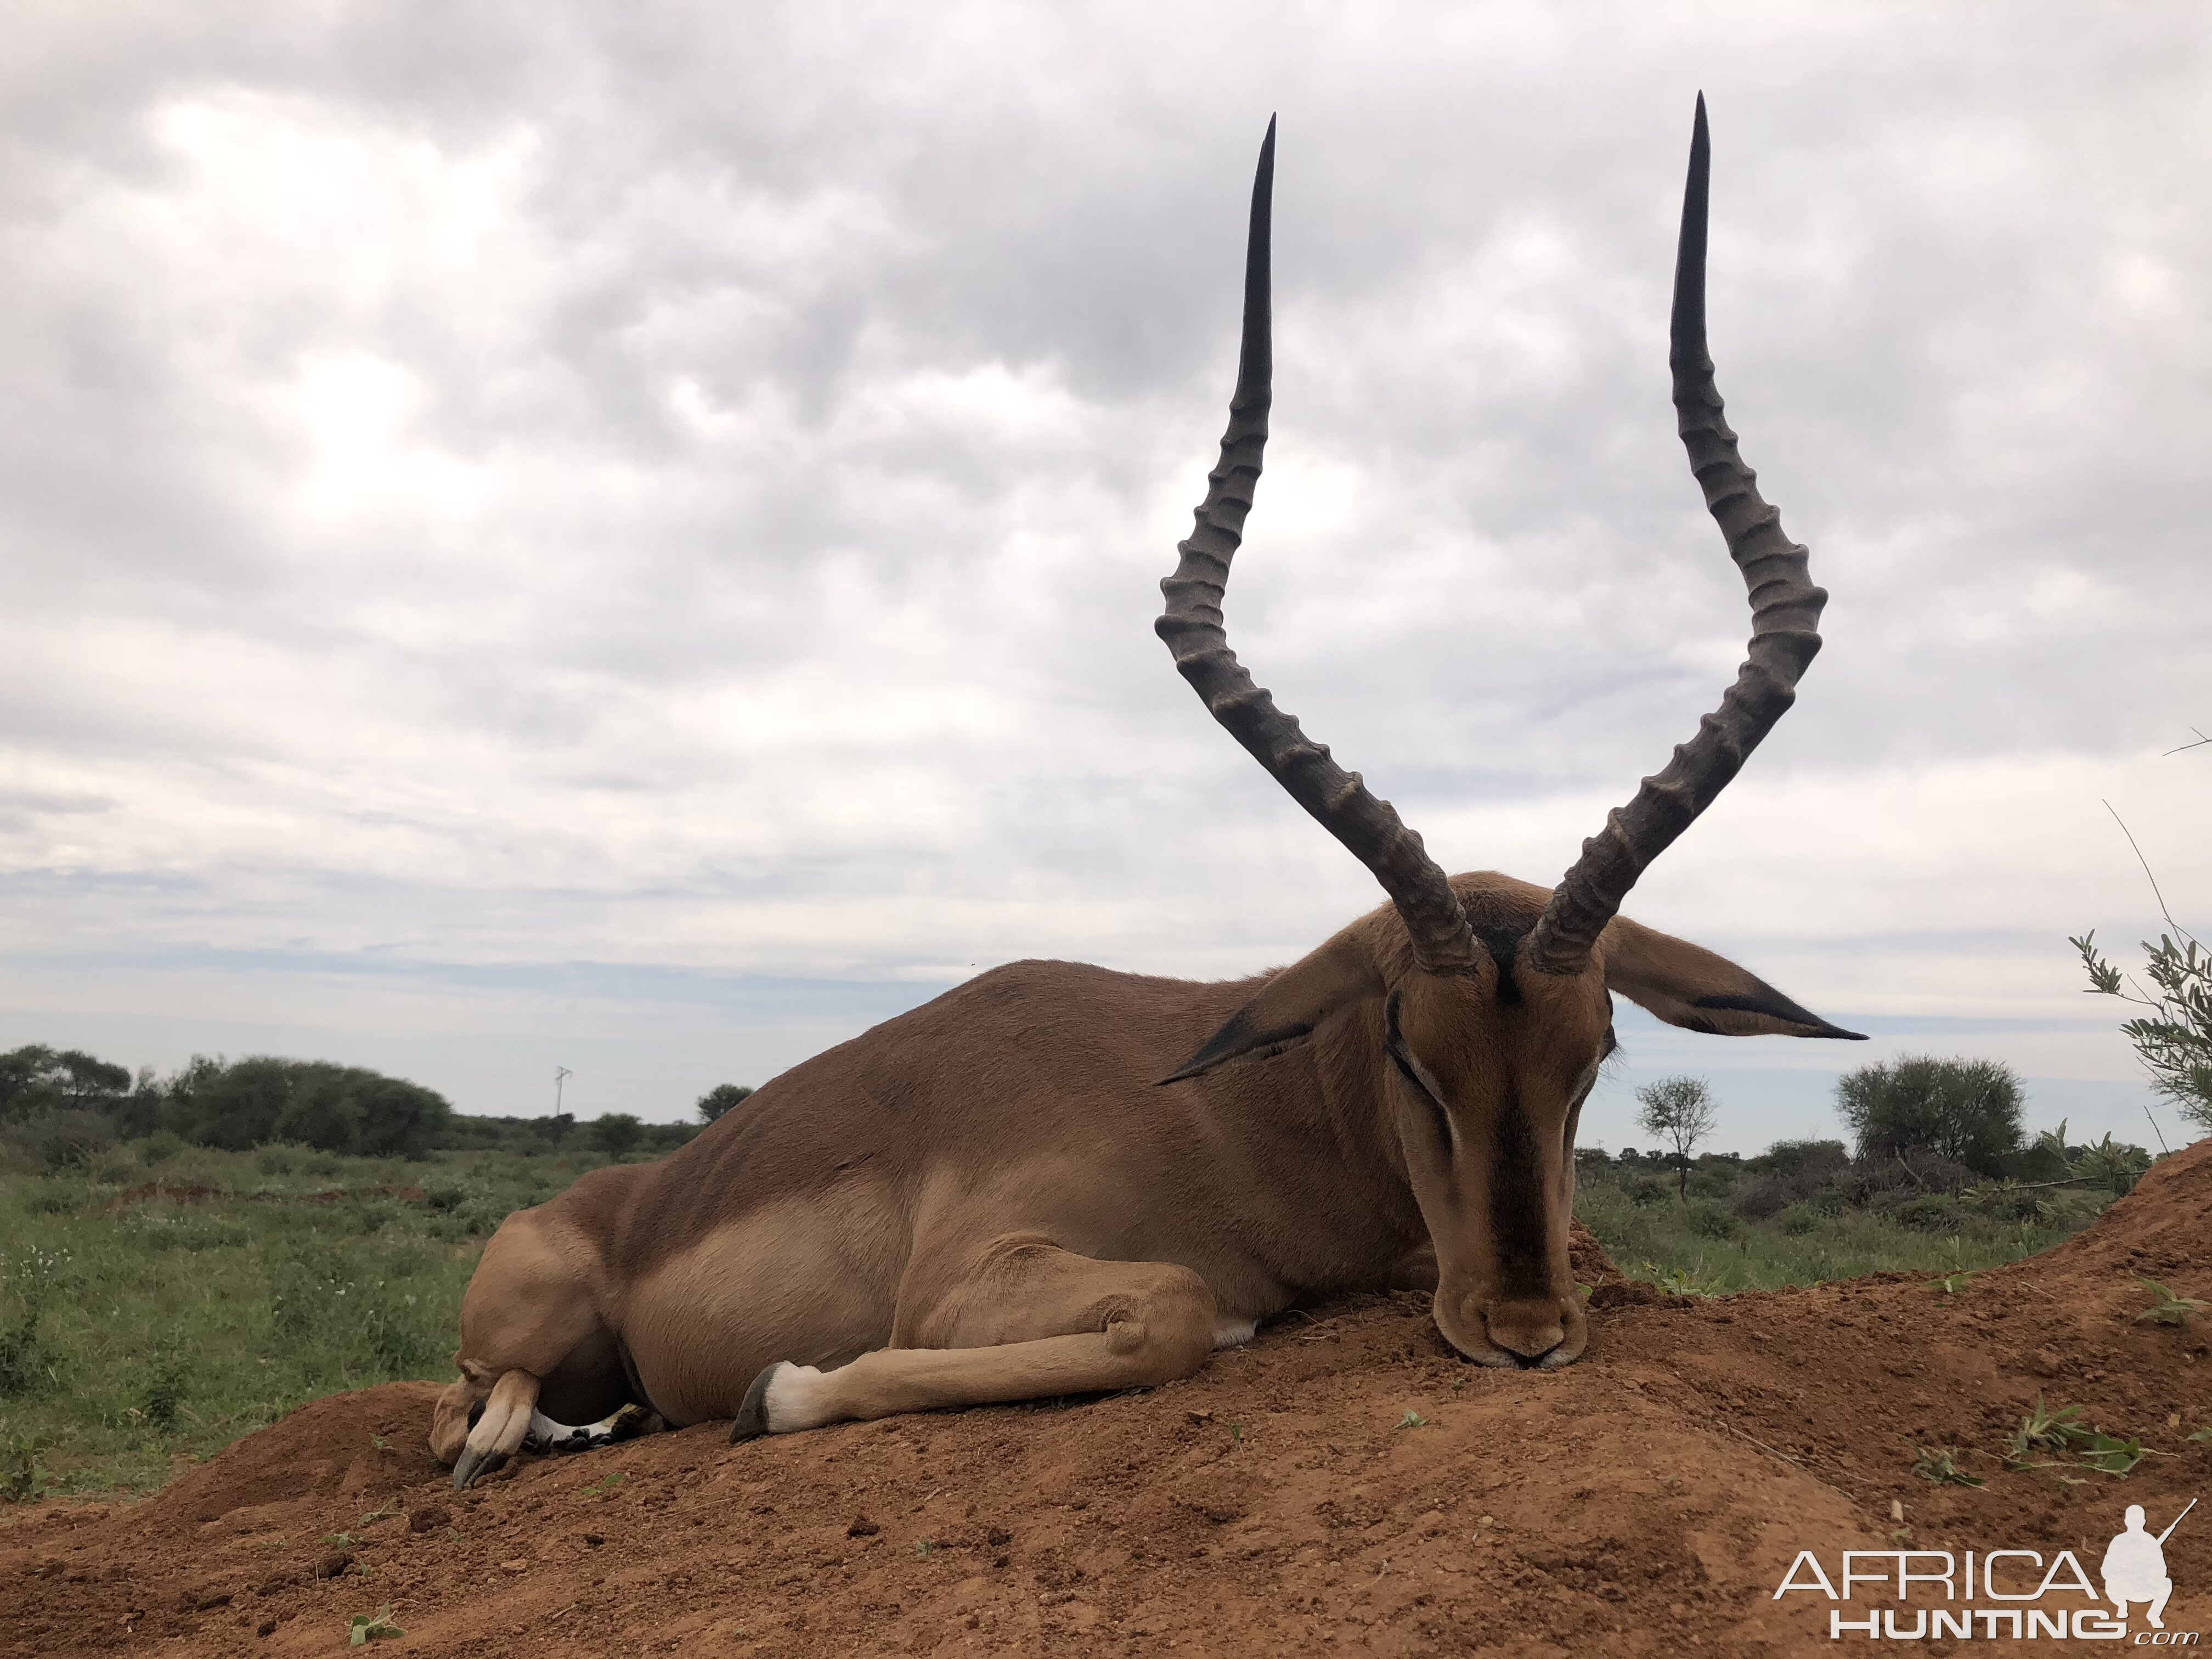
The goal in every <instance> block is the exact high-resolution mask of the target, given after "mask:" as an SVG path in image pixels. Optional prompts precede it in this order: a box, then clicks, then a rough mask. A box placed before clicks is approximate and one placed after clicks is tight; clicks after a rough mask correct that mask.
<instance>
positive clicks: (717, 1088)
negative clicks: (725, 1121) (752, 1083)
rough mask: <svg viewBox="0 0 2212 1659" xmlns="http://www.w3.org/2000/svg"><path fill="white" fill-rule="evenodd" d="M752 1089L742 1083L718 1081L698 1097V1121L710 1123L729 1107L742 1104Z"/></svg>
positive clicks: (749, 1095)
mask: <svg viewBox="0 0 2212 1659" xmlns="http://www.w3.org/2000/svg"><path fill="white" fill-rule="evenodd" d="M751 1095H752V1091H751V1090H750V1088H748V1087H747V1086H746V1085H744V1084H742V1083H718V1084H716V1085H714V1087H713V1088H711V1089H709V1090H708V1091H707V1092H706V1093H705V1094H703V1095H701V1096H700V1097H699V1121H701V1122H702V1123H712V1122H714V1121H715V1120H716V1119H717V1118H719V1117H720V1116H721V1115H722V1114H723V1113H725V1112H726V1111H728V1110H729V1109H730V1108H731V1107H732V1106H738V1105H742V1104H743V1103H744V1102H745V1101H746V1100H747V1099H749V1098H750V1097H751Z"/></svg>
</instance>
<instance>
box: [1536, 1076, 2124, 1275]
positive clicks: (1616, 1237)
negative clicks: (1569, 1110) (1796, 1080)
mask: <svg viewBox="0 0 2212 1659" xmlns="http://www.w3.org/2000/svg"><path fill="white" fill-rule="evenodd" d="M1638 1095H1639V1099H1641V1101H1642V1103H1643V1107H1644V1110H1643V1112H1642V1114H1641V1116H1640V1118H1639V1121H1640V1122H1641V1123H1642V1124H1643V1125H1644V1127H1645V1129H1646V1132H1647V1133H1656V1134H1657V1135H1659V1136H1660V1138H1661V1139H1662V1140H1664V1141H1665V1142H1666V1143H1667V1145H1666V1146H1663V1147H1662V1148H1660V1149H1657V1150H1654V1151H1651V1152H1638V1150H1637V1149H1636V1148H1634V1147H1628V1148H1626V1149H1624V1150H1623V1151H1622V1152H1620V1154H1619V1155H1618V1156H1614V1155H1611V1154H1608V1153H1607V1152H1601V1151H1598V1150H1596V1149H1595V1148H1589V1147H1585V1148H1583V1149H1581V1150H1579V1151H1577V1152H1576V1154H1575V1166H1576V1170H1577V1187H1576V1194H1575V1212H1576V1213H1577V1215H1578V1216H1580V1217H1581V1218H1583V1221H1584V1222H1585V1223H1587V1224H1588V1225H1589V1227H1590V1229H1591V1231H1594V1232H1595V1233H1596V1234H1597V1236H1598V1237H1600V1238H1601V1239H1602V1240H1603V1241H1604V1242H1605V1244H1606V1247H1607V1249H1609V1250H1610V1251H1612V1252H1613V1256H1614V1258H1615V1259H1616V1260H1617V1261H1619V1262H1620V1266H1621V1267H1623V1268H1624V1269H1626V1270H1627V1271H1629V1272H1630V1273H1641V1274H1642V1275H1643V1276H1644V1277H1646V1278H1650V1279H1656V1280H1657V1281H1659V1282H1661V1283H1662V1284H1666V1285H1668V1286H1669V1287H1670V1288H1672V1289H1674V1290H1677V1291H1693V1292H1696V1293H1699V1294H1703V1295H1713V1294H1717V1293H1720V1292H1723V1291H1738V1290H1750V1289H1758V1288H1773V1287H1777V1286H1780V1285H1810V1284H1814V1283H1818V1282H1819V1281H1820V1280H1823V1279H1844V1278H1850V1277H1854V1276H1856V1275H1857V1274H1860V1273H1878V1272H1882V1271H1886V1270H1890V1269H1895V1268H1900V1267H1922V1268H1929V1269H1942V1270H1943V1271H1946V1272H1951V1273H1957V1272H1962V1271H1968V1270H1972V1269H1973V1268H1977V1267H1990V1266H1993V1265H1995V1264H1996V1263H1997V1262H2000V1261H2012V1260H2015V1259H2016V1258H2018V1257H2020V1256H2023V1255H2033V1254H2034V1253H2035V1252H2036V1251H2038V1250H2041V1249H2046V1248H2048V1247H2049V1246H2051V1245H2052V1244H2055V1243H2057V1242H2058V1241H2059V1240H2060V1239H2062V1238H2064V1237H2067V1235H2069V1233H2073V1232H2075V1231H2079V1230H2080V1229H2081V1228H2082V1227H2084V1226H2086V1225H2088V1223H2089V1222H2090V1221H2091V1220H2093V1218H2095V1217H2096V1216H2097V1215H2098V1214H2100V1212H2102V1211H2103V1210H2104V1209H2105V1208H2106V1206H2108V1205H2109V1204H2111V1203H2112V1200H2114V1199H2115V1198H2118V1197H2119V1196H2120V1195H2121V1194H2124V1193H2126V1192H2128V1191H2129V1190H2130V1189H2131V1188H2133V1187H2134V1185H2135V1183H2136V1181H2137V1180H2138V1179H2140V1178H2141V1176H2142V1173H2143V1171H2144V1170H2148V1168H2149V1167H2150V1164H2151V1158H2150V1154H2149V1153H2148V1152H2145V1151H2144V1150H2143V1149H2142V1147H2140V1146H2133V1145H2131V1144H2129V1143H2127V1142H2124V1141H2118V1140H2116V1139H2113V1137H2112V1136H2111V1135H2110V1134H2107V1135H2106V1136H2105V1137H2104V1138H2103V1139H2101V1140H2100V1141H2096V1142H2093V1143H2087V1144H2081V1145H2072V1144H2069V1142H2068V1141H2067V1139H2066V1125H2065V1124H2064V1123H2063V1122H2061V1123H2060V1124H2059V1125H2058V1127H2057V1128H2056V1129H2054V1130H2050V1131H2046V1132H2045V1133H2043V1134H2042V1135H2041V1136H2039V1138H2037V1139H2035V1140H2033V1141H2029V1140H2028V1139H2027V1138H2026V1137H2025V1135H2024V1133H2023V1132H2022V1129H2021V1118H2022V1097H2021V1086H2020V1080H2019V1079H2017V1078H2016V1077H2015V1076H2014V1075H2013V1074H2012V1073H2011V1072H2010V1070H2008V1068H2007V1067H2005V1066H2002V1065H1999V1064H1997V1063H1996V1062H1995V1061H1991V1060H1936V1059H1929V1058H1924V1057H1915V1058H1906V1059H1903V1060H1894V1061H1888V1062H1884V1063H1878V1064H1875V1065H1871V1066H1861V1067H1860V1068H1859V1069H1858V1070H1857V1071H1856V1072H1852V1073H1849V1074H1847V1075H1846V1076H1844V1077H1841V1078H1838V1079H1837V1082H1836V1109H1837V1115H1838V1116H1839V1117H1841V1118H1842V1120H1843V1121H1844V1123H1845V1124H1846V1125H1848V1126H1849V1127H1850V1129H1851V1130H1852V1132H1853V1137H1854V1142H1855V1144H1854V1145H1851V1146H1846V1145H1845V1144H1844V1142H1843V1141H1841V1140H1784V1141H1778V1142H1776V1143H1775V1144H1774V1145H1773V1146H1770V1147H1769V1148H1768V1149H1767V1150H1766V1151H1765V1152H1763V1153H1761V1154H1759V1156H1758V1157H1756V1158H1742V1157H1740V1156H1738V1155H1737V1154H1735V1153H1733V1152H1722V1153H1707V1154H1705V1155H1704V1156H1702V1157H1696V1158H1692V1157H1690V1156H1688V1155H1687V1154H1686V1152H1685V1150H1684V1146H1683V1120H1684V1119H1685V1117H1687V1118H1688V1119H1691V1120H1699V1118H1700V1115H1701V1114H1703V1113H1709V1112H1710V1111H1711V1109H1712V1106H1713V1102H1712V1097H1711V1090H1710V1086H1709V1085H1706V1084H1705V1082H1704V1080H1703V1079H1696V1078H1669V1079H1662V1081H1661V1082H1660V1083H1657V1084H1654V1085H1646V1087H1645V1088H1644V1090H1642V1091H1638ZM1689 1127H1690V1128H1691V1129H1692V1134H1691V1139H1692V1141H1694V1139H1698V1138H1699V1137H1701V1136H1702V1134H1703V1133H1704V1131H1705V1124H1704V1123H1703V1122H1702V1121H1692V1123H1691V1124H1690V1126H1689Z"/></svg>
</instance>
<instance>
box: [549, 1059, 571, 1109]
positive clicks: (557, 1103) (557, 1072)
mask: <svg viewBox="0 0 2212 1659" xmlns="http://www.w3.org/2000/svg"><path fill="white" fill-rule="evenodd" d="M575 1075H576V1074H575V1073H574V1072H572V1071H570V1070H569V1069H568V1067H567V1066H555V1067H554V1068H553V1115H554V1116H556V1117H558V1116H560V1115H561V1085H562V1084H564V1083H566V1082H567V1081H568V1079H570V1078H572V1077H574V1076H575Z"/></svg>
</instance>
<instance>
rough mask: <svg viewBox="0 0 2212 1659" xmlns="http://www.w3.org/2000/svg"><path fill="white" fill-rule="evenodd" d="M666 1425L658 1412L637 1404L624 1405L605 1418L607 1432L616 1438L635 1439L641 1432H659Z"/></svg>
mask: <svg viewBox="0 0 2212 1659" xmlns="http://www.w3.org/2000/svg"><path fill="white" fill-rule="evenodd" d="M667 1426H668V1425H667V1424H665V1422H663V1421H662V1420H661V1419H660V1414H659V1413H658V1412H655V1411H653V1410H652V1409H650V1408H649V1407H644V1406H637V1405H630V1406H624V1407H623V1408H622V1409H621V1410H620V1411H618V1412H617V1413H615V1414H614V1415H613V1416H612V1417H611V1418H609V1419H607V1432H608V1434H609V1436H610V1437H611V1438H613V1439H616V1440H635V1439H636V1438H637V1437H638V1436H640V1435H641V1434H659V1432H660V1431H662V1430H663V1429H665V1428H666V1427H667Z"/></svg>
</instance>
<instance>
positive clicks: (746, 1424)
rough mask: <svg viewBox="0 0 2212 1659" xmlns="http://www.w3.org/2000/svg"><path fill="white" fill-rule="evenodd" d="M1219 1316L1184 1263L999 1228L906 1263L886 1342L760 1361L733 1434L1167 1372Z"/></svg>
mask: <svg viewBox="0 0 2212 1659" xmlns="http://www.w3.org/2000/svg"><path fill="white" fill-rule="evenodd" d="M1214 1323H1215V1321H1214V1305H1213V1293H1212V1291H1209V1290H1207V1289H1206V1281H1205V1280H1204V1279H1200V1277H1199V1276H1198V1275H1197V1274H1196V1273H1193V1272H1191V1270H1190V1269H1189V1268H1188V1267H1176V1266H1174V1265H1172V1264H1170V1263H1168V1262H1164V1261H1097V1260H1095V1259H1093V1258H1091V1257H1090V1256H1082V1255H1073V1254H1072V1253H1071V1252H1069V1251H1066V1250H1063V1249H1060V1247H1059V1246H1057V1245H1056V1244H1054V1243H1052V1241H1051V1240H1049V1239H1047V1238H1042V1237H1034V1236H1023V1237H1009V1238H1000V1239H994V1240H993V1241H991V1242H990V1243H988V1244H987V1245H985V1246H983V1247H982V1248H981V1249H975V1250H969V1251H966V1252H963V1253H961V1254H959V1255H956V1256H952V1257H950V1258H943V1259H939V1260H936V1261H918V1262H917V1263H916V1266H915V1267H914V1268H910V1269H909V1270H908V1273H907V1276H906V1279H905V1281H904V1282H903V1283H902V1285H901V1286H900V1289H899V1305H898V1314H897V1318H896V1322H895V1323H894V1325H893V1327H892V1331H891V1344H892V1346H890V1347H888V1348H878V1349H877V1350H876V1351H875V1352H873V1353H865V1354H862V1355H861V1356H860V1358H858V1359H855V1360H854V1361H853V1362H852V1363H851V1364H848V1365H842V1366H840V1367H838V1368H837V1369H836V1370H832V1371H821V1370H816V1369H815V1368H814V1367H812V1366H811V1365H793V1364H774V1365H771V1366H769V1368H768V1369H767V1370H764V1371H763V1372H762V1373H761V1374H760V1375H759V1376H757V1377H756V1378H754V1380H753V1385H752V1387H751V1389H749V1390H748V1391H747V1393H746V1395H745V1398H744V1404H743V1406H741V1407H739V1408H738V1419H737V1421H736V1423H735V1424H734V1425H732V1428H731V1431H730V1438H731V1439H732V1440H750V1439H751V1438H752V1437H754V1436H756V1435H761V1434H783V1433H787V1432H789V1431H792V1430H794V1429H811V1428H817V1427H819V1426H820V1425H823V1424H824V1423H836V1422H839V1421H841V1420H843V1419H848V1418H870V1417H890V1416H893V1415H895V1414H896V1413H900V1412H919V1411H931V1410H934V1409H937V1408H939V1407H946V1406H981V1405H987V1404H991V1403H993V1402H995V1401H1007V1400H1036V1399H1040V1398H1042V1397H1044V1396H1047V1395H1056V1394H1090V1393H1094V1392H1099V1391H1103V1390H1105V1389H1127V1388H1137V1387H1142V1386H1146V1385H1149V1384H1152V1383H1165V1382H1168V1381H1170V1379H1172V1378H1175V1377H1178V1376H1189V1375H1190V1374H1191V1373H1192V1372H1193V1371H1195V1370H1197V1369H1198V1368H1199V1367H1200V1365H1202V1364H1205V1363H1206V1355H1207V1354H1209V1353H1211V1352H1212V1351H1213V1344H1214Z"/></svg>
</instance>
